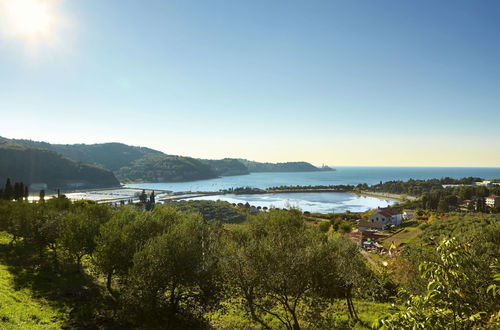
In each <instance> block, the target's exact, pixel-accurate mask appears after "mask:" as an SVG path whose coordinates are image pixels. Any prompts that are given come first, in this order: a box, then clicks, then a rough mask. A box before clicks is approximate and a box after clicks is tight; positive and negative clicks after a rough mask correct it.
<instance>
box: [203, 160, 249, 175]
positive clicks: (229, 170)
mask: <svg viewBox="0 0 500 330" xmlns="http://www.w3.org/2000/svg"><path fill="white" fill-rule="evenodd" d="M202 162H203V163H205V164H207V165H209V166H211V167H212V168H213V169H214V171H215V172H216V173H217V175H221V176H230V175H245V174H249V173H250V171H248V168H247V167H246V166H245V165H244V164H243V163H242V162H241V161H239V160H237V159H232V158H224V159H203V160H202Z"/></svg>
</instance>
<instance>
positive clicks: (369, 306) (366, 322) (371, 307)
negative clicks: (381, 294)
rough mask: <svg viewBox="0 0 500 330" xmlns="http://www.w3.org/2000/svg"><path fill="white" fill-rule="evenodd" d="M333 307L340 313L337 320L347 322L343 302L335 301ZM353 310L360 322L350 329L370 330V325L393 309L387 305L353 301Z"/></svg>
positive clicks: (347, 318) (345, 307) (347, 317)
mask: <svg viewBox="0 0 500 330" xmlns="http://www.w3.org/2000/svg"><path fill="white" fill-rule="evenodd" d="M334 307H335V308H336V309H337V310H338V311H339V312H341V313H342V314H341V316H340V317H339V320H344V321H348V320H349V316H348V312H347V306H346V303H345V300H339V301H337V302H336V304H335V306H334ZM354 308H355V309H356V312H357V313H358V316H359V319H360V321H361V322H358V323H356V324H355V325H353V326H352V329H372V327H371V325H372V324H373V323H374V322H375V321H376V320H378V319H380V318H382V317H384V316H386V315H388V314H390V313H391V311H392V309H393V307H392V305H391V304H388V303H377V302H370V301H364V300H355V301H354Z"/></svg>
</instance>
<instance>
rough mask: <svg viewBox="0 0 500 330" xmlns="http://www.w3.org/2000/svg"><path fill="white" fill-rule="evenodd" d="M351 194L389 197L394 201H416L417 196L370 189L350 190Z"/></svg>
mask: <svg viewBox="0 0 500 330" xmlns="http://www.w3.org/2000/svg"><path fill="white" fill-rule="evenodd" d="M352 193H353V194H356V195H359V196H369V197H377V198H383V199H389V200H394V201H398V202H401V201H405V200H409V201H416V200H417V199H418V197H415V196H411V195H404V194H391V193H383V192H372V191H365V190H362V191H352Z"/></svg>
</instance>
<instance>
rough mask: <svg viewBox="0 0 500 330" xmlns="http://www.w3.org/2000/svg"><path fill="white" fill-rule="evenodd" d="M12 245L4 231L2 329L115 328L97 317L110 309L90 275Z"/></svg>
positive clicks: (0, 241) (0, 236)
mask: <svg viewBox="0 0 500 330" xmlns="http://www.w3.org/2000/svg"><path fill="white" fill-rule="evenodd" d="M9 242H10V237H9V235H7V234H6V233H2V232H0V329H61V328H65V329H67V328H71V329H73V328H81V329H90V328H92V329H95V328H102V327H104V328H111V326H110V323H109V321H110V320H109V315H105V314H99V313H98V311H103V310H105V312H107V310H106V308H105V307H106V306H108V307H109V306H110V304H109V303H108V300H106V298H105V297H103V295H102V288H100V287H99V286H98V284H97V283H95V281H94V279H93V278H92V277H91V276H90V275H88V274H87V273H86V272H84V271H81V270H79V269H76V268H75V266H74V265H70V264H64V263H59V264H54V262H52V261H51V260H50V259H47V258H45V259H40V258H39V257H38V256H36V254H35V255H34V254H33V249H32V248H30V247H25V246H23V244H14V245H10V244H9ZM103 307H104V308H103Z"/></svg>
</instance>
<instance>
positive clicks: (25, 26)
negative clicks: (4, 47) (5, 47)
mask: <svg viewBox="0 0 500 330" xmlns="http://www.w3.org/2000/svg"><path fill="white" fill-rule="evenodd" d="M0 18H1V20H2V21H3V22H4V26H3V28H4V29H6V30H7V31H5V32H7V33H8V34H9V35H11V36H16V37H19V38H23V39H28V40H31V41H40V40H44V39H45V40H47V39H51V38H52V37H53V35H52V34H53V30H54V25H55V23H56V13H55V9H54V1H51V0H0Z"/></svg>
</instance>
